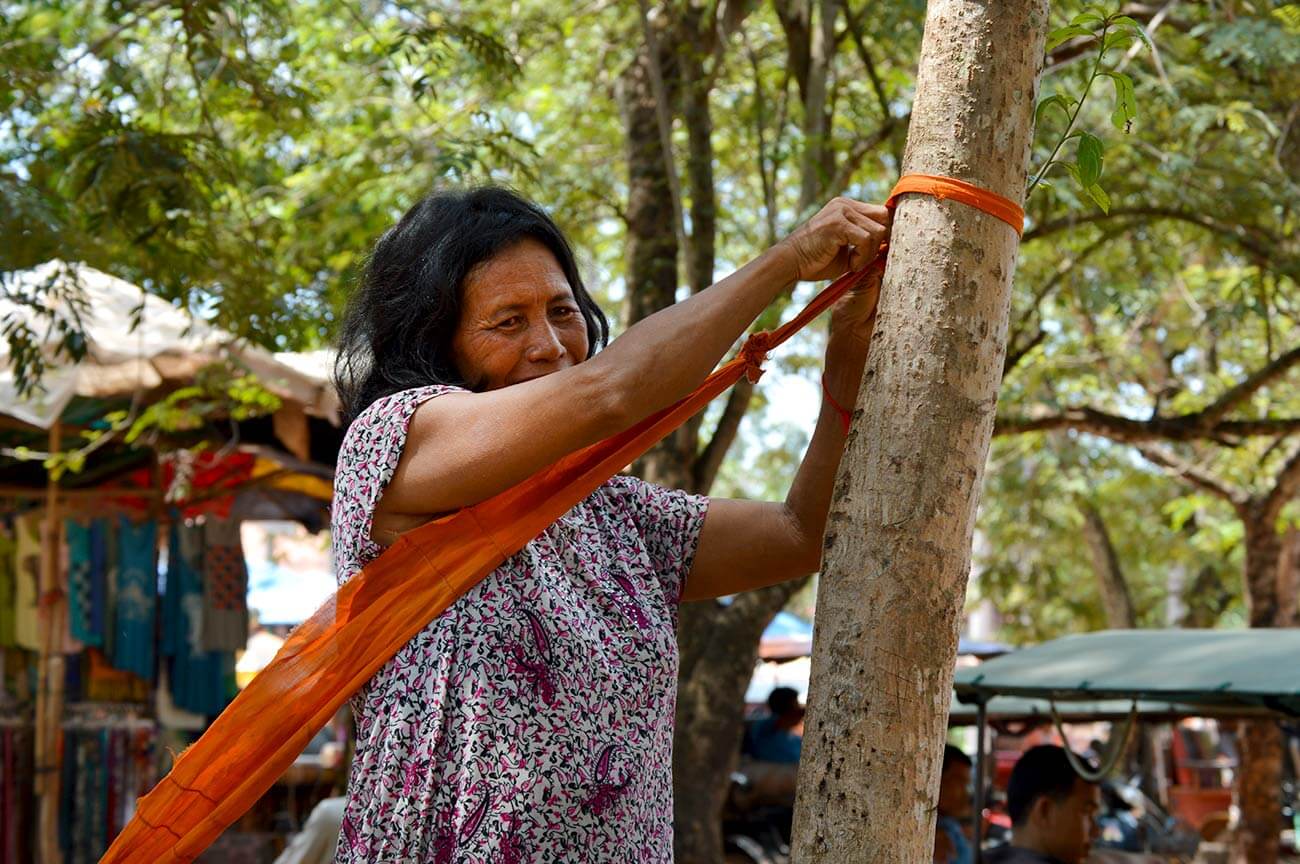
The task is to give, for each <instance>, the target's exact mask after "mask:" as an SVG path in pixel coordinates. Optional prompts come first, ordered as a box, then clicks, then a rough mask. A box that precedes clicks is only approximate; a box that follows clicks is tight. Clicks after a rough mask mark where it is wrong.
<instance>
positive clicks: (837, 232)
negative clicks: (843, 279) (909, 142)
mask: <svg viewBox="0 0 1300 864" xmlns="http://www.w3.org/2000/svg"><path fill="white" fill-rule="evenodd" d="M890 216H891V214H890V212H889V210H888V209H887V208H885V207H884V206H882V205H880V204H867V203H864V202H862V201H855V200H853V199H852V198H836V199H834V200H832V201H831V202H830V203H829V204H827V205H826V206H825V207H823V208H822V209H821V210H819V211H818V212H817V215H815V216H813V217H812V218H811V219H809V220H808V221H807V222H805V223H804V224H803V225H801V226H799V228H797V229H796V230H795V232H794V233H793V234H791V235H790V236H789V237H787V238H785V239H784V240H782V241H781V242H780V243H779V244H777V245H778V246H783V247H785V248H786V249H787V250H788V252H789V254H790V255H791V257H792V258H793V260H794V262H795V266H796V267H797V272H798V278H799V279H806V280H813V281H816V280H821V279H834V278H836V277H838V276H841V275H843V274H844V273H847V272H849V271H851V270H860V269H862V268H863V267H865V266H867V265H868V264H870V263H871V262H872V260H874V259H875V257H876V255H877V254H879V252H880V247H881V245H882V244H883V243H884V242H885V241H886V240H888V239H889V225H890Z"/></svg>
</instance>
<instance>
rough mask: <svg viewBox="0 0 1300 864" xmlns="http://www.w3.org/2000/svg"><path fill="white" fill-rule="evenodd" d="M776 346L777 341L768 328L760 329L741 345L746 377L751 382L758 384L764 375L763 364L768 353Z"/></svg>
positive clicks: (741, 357)
mask: <svg viewBox="0 0 1300 864" xmlns="http://www.w3.org/2000/svg"><path fill="white" fill-rule="evenodd" d="M775 347H776V341H775V340H774V339H773V337H772V334H771V333H770V332H769V331H767V330H760V331H759V332H757V333H754V334H752V335H751V336H750V337H749V338H748V339H746V340H745V344H744V345H741V346H740V359H741V360H743V361H744V362H745V377H746V378H747V379H749V383H750V384H757V383H758V379H759V378H761V377H762V376H763V364H764V363H765V362H766V361H767V354H768V352H769V351H771V350H772V349H773V348H775Z"/></svg>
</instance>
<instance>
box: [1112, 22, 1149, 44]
mask: <svg viewBox="0 0 1300 864" xmlns="http://www.w3.org/2000/svg"><path fill="white" fill-rule="evenodd" d="M1110 20H1111V25H1112V26H1116V27H1122V28H1124V30H1125V31H1126V32H1129V33H1132V34H1133V35H1134V36H1136V37H1137V38H1139V39H1141V40H1142V41H1143V42H1144V43H1145V44H1146V46H1147V47H1148V48H1150V49H1151V50H1153V51H1154V50H1155V46H1154V45H1152V44H1151V37H1150V36H1148V35H1147V28H1145V27H1143V26H1142V25H1141V24H1140V23H1138V22H1137V21H1134V20H1133V19H1132V18H1130V17H1128V16H1127V15H1120V16H1118V17H1116V18H1112V19H1110Z"/></svg>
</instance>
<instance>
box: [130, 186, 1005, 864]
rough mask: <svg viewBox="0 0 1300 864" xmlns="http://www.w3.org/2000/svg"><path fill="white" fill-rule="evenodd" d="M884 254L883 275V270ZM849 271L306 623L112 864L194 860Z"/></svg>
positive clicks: (752, 364) (972, 198) (221, 720)
mask: <svg viewBox="0 0 1300 864" xmlns="http://www.w3.org/2000/svg"><path fill="white" fill-rule="evenodd" d="M905 192H920V193H923V194H927V195H934V196H936V197H941V198H952V199H955V200H958V201H961V202H963V203H966V204H969V205H971V206H974V207H977V208H979V209H981V210H984V211H985V212H987V213H989V214H990V215H992V216H995V217H996V218H999V219H1002V220H1003V221H1005V222H1008V223H1009V224H1011V225H1012V227H1014V228H1015V229H1016V230H1017V231H1019V230H1021V227H1022V223H1023V213H1022V212H1021V210H1020V208H1019V206H1018V205H1016V204H1015V203H1014V202H1012V201H1009V200H1007V199H1005V198H1002V197H1001V196H998V195H994V194H992V193H990V192H986V191H984V190H981V189H979V188H978V187H975V186H972V185H971V184H969V183H963V182H961V181H956V180H951V179H948V178H942V177H930V176H926V175H908V176H906V177H904V178H903V179H902V180H900V181H899V184H898V185H897V186H895V188H894V193H893V194H892V195H891V196H890V199H889V206H891V207H892V206H893V205H894V204H895V203H896V200H897V198H898V196H899V195H901V194H903V193H905ZM883 266H884V265H883V256H881V257H880V258H878V259H877V262H876V263H874V264H873V265H871V268H872V269H874V268H879V267H883ZM868 272H869V270H864V271H859V272H856V273H849V274H846V275H844V276H842V277H840V278H839V279H837V280H836V281H835V282H834V283H832V284H831V286H830V287H829V288H827V289H826V290H825V291H823V292H822V293H821V294H819V295H818V296H817V297H815V298H814V299H813V301H812V302H811V303H809V304H808V306H807V307H806V308H805V309H804V310H803V311H801V312H800V313H799V314H798V315H796V316H795V317H794V318H793V319H792V320H791V321H789V322H787V323H786V324H784V325H782V326H781V327H779V328H777V329H776V330H775V331H773V332H770V333H756V334H754V335H753V336H751V337H750V338H749V339H747V340H746V341H745V343H744V345H743V346H742V348H741V351H740V355H739V356H738V357H737V358H736V359H734V360H732V361H730V362H729V363H726V364H725V365H723V366H721V367H720V368H719V369H717V370H716V371H715V372H714V373H713V374H711V375H710V376H709V377H708V378H707V379H705V381H704V383H703V384H701V385H700V386H699V387H698V388H696V390H695V391H694V392H692V393H691V394H689V395H688V396H687V397H685V398H684V399H682V400H681V401H679V402H677V403H676V404H674V405H671V406H669V407H667V408H665V409H663V410H661V411H658V412H656V413H655V414H652V415H651V416H649V417H647V418H646V419H645V420H642V421H641V422H640V423H638V424H636V425H635V426H633V427H632V428H630V429H628V430H626V431H624V432H621V433H619V434H617V435H614V436H611V437H610V438H607V439H605V440H604V441H600V442H598V443H596V444H593V445H591V446H590V447H587V448H585V449H583V450H580V451H578V452H576V453H572V454H570V455H568V456H566V457H564V458H563V459H561V460H559V461H558V462H556V463H555V464H554V465H551V466H549V467H547V468H544V469H542V470H541V471H539V472H537V473H536V474H534V475H533V476H532V477H530V478H529V479H527V480H525V481H524V482H522V483H520V484H519V485H517V486H514V487H512V488H510V489H507V490H506V491H504V492H501V493H500V494H498V495H496V496H494V497H492V498H489V499H488V500H486V501H483V502H482V503H479V504H476V505H474V506H472V507H466V508H464V509H462V510H459V511H457V512H456V513H453V514H450V515H448V516H445V517H442V518H440V519H437V520H435V521H433V522H430V523H428V524H426V525H423V526H421V527H419V528H417V529H415V530H413V531H411V532H408V533H407V534H404V535H403V536H402V537H400V538H399V539H398V540H397V542H396V543H394V544H393V545H392V546H390V547H389V548H388V549H387V550H385V552H384V553H383V554H382V555H380V556H379V558H377V559H376V560H374V561H372V562H371V563H370V564H368V565H367V566H366V567H365V568H364V569H363V570H362V572H361V573H360V574H358V575H357V576H355V577H354V578H352V579H350V580H349V581H348V582H347V583H346V584H344V585H343V586H342V587H341V588H340V589H339V591H338V593H337V594H336V595H335V596H334V597H332V598H331V599H330V600H328V601H327V602H326V603H325V605H323V606H322V607H321V608H320V609H318V610H317V611H316V613H315V614H314V615H312V617H311V618H309V619H308V620H307V621H305V622H303V623H302V624H301V625H300V626H299V627H298V628H297V629H296V630H295V631H294V632H293V633H292V634H290V636H289V639H288V640H287V641H286V642H285V643H284V646H283V647H282V648H281V649H280V651H279V653H278V654H276V657H275V660H274V661H272V663H271V665H270V666H268V667H267V668H266V669H264V670H263V671H262V672H261V674H259V675H258V676H257V677H256V678H254V679H253V680H252V682H251V683H250V684H249V685H248V687H247V688H245V690H244V691H243V692H242V693H241V694H240V695H239V698H237V699H236V700H235V701H234V702H233V703H231V705H230V707H229V708H227V709H226V710H225V711H224V712H223V713H222V714H221V716H220V717H218V718H217V719H216V720H215V721H214V722H213V724H212V725H211V726H210V727H209V728H208V731H207V732H206V733H204V735H203V736H202V737H201V738H200V739H199V740H198V741H197V742H195V744H194V745H193V746H191V747H190V748H189V749H188V750H186V751H185V752H184V753H182V754H181V755H180V757H179V758H177V760H176V763H175V765H173V766H172V770H171V771H170V772H169V773H168V774H167V776H166V777H164V778H163V780H162V782H161V783H159V784H158V786H156V787H155V788H154V789H153V791H151V792H150V793H149V794H148V795H147V796H146V797H145V798H143V799H142V800H141V801H140V808H139V811H138V812H137V814H136V818H135V819H134V820H133V821H132V822H131V824H130V825H128V826H127V828H126V830H125V831H123V832H122V834H121V835H120V836H119V837H118V840H117V841H116V842H115V843H114V844H113V846H112V848H111V849H110V850H109V853H108V854H107V855H106V856H105V858H104V864H116V862H123V861H132V862H141V864H143V862H151V864H152V862H180V861H192V860H193V859H194V858H195V857H196V856H197V855H198V854H199V853H200V852H202V851H203V849H204V848H206V847H207V845H208V844H209V843H211V842H212V840H213V839H214V838H215V837H217V836H218V835H219V834H220V833H221V832H222V830H223V829H224V828H225V827H226V826H228V825H230V824H231V823H232V822H233V821H234V820H235V819H237V818H238V817H239V816H240V815H241V814H242V813H243V812H244V811H246V810H247V809H248V808H249V807H250V806H252V805H253V804H254V803H255V802H256V801H257V799H258V798H259V797H260V796H261V795H262V793H263V792H264V791H265V790H266V789H268V788H270V786H271V785H272V784H273V783H274V782H275V780H276V778H277V777H279V776H280V774H281V773H283V771H284V770H285V768H287V767H288V766H289V765H290V764H291V763H292V762H293V760H294V758H295V757H296V756H297V755H298V754H299V753H301V752H302V750H303V748H304V747H305V746H306V744H307V743H308V741H310V740H311V738H312V736H313V735H314V734H315V733H316V731H317V730H318V729H320V728H321V727H322V726H324V725H325V723H327V722H328V721H329V719H330V717H331V716H333V714H334V711H335V710H337V708H338V707H339V706H340V705H341V704H342V703H343V702H344V701H345V700H346V699H347V698H348V697H349V696H350V695H351V694H352V693H353V692H355V691H356V690H357V689H358V688H359V687H361V686H362V685H363V684H365V682H366V681H368V680H369V679H370V678H371V676H373V675H374V673H375V672H376V671H377V670H378V669H379V668H380V667H381V666H383V664H384V663H386V662H387V661H388V659H389V658H390V657H392V656H393V655H394V654H395V653H396V652H397V651H398V650H399V649H400V648H401V647H402V646H403V645H404V644H406V642H407V641H408V640H410V639H411V637H413V636H414V635H415V634H416V633H418V632H419V631H420V630H421V629H422V628H423V627H424V626H425V625H426V624H428V622H430V621H432V620H433V619H434V618H435V617H436V616H438V615H439V614H441V613H442V612H443V611H444V610H446V609H447V607H448V606H450V605H451V604H452V603H453V602H454V601H455V600H456V599H457V598H459V597H460V596H461V595H462V594H464V593H465V591H467V590H469V588H470V587H472V586H473V585H475V584H477V583H478V582H479V580H481V579H482V578H483V577H484V576H486V575H487V574H488V573H490V572H492V571H493V570H494V569H496V568H497V567H498V566H499V565H500V564H501V562H503V561H504V560H505V559H506V558H508V557H509V556H510V555H511V554H513V553H514V552H515V551H517V550H519V549H521V548H523V547H524V546H525V545H526V544H527V543H528V542H529V541H530V540H532V539H533V538H534V537H536V536H537V534H539V533H540V532H542V531H543V530H545V529H546V527H547V526H549V525H550V524H551V523H553V522H555V521H556V520H557V519H559V518H560V517H561V516H562V515H564V513H566V512H567V511H568V510H569V509H570V508H572V507H573V506H574V505H575V504H577V503H578V502H580V501H582V500H583V499H584V498H586V497H587V496H588V495H590V494H591V493H592V492H593V491H594V490H595V489H597V488H598V487H599V486H600V485H601V484H603V483H604V482H605V481H606V480H608V479H609V478H610V477H612V476H613V475H614V474H615V473H617V472H618V471H619V470H621V469H622V468H623V467H624V466H626V465H628V464H630V463H631V462H632V461H633V460H634V459H635V458H637V457H638V456H640V455H641V454H642V453H644V452H645V451H646V450H648V449H650V447H652V446H653V445H654V444H655V443H656V442H658V441H660V440H661V439H662V438H663V437H664V436H665V435H667V434H668V433H669V432H671V431H672V430H674V429H676V428H677V427H679V426H680V425H681V424H682V423H684V422H685V421H686V419H687V418H689V417H691V416H692V415H694V414H695V413H696V412H698V411H700V410H702V409H703V408H704V407H705V406H706V405H708V404H709V402H711V401H712V400H713V399H714V398H715V397H717V396H718V395H719V394H721V393H722V392H724V391H725V390H726V389H727V388H728V387H730V386H731V385H732V384H734V383H735V382H736V381H738V380H739V379H740V376H741V375H745V376H747V377H748V378H749V379H750V380H757V378H758V376H759V375H760V374H761V373H762V368H761V367H762V363H763V361H764V359H765V358H766V356H767V353H768V352H769V351H770V350H772V349H773V348H775V347H776V346H777V345H780V344H781V343H782V342H784V341H786V340H787V339H789V338H790V337H791V336H792V335H794V333H795V332H797V331H798V330H800V329H801V328H803V327H804V326H806V325H807V324H808V323H809V322H810V321H812V320H813V319H814V318H815V317H817V316H818V315H820V314H821V313H822V312H824V311H826V310H827V309H829V308H830V307H831V306H832V305H833V304H834V303H835V301H836V300H838V299H839V298H840V297H841V296H843V294H844V293H845V292H847V291H848V290H849V289H850V288H852V287H853V286H854V285H857V284H858V283H859V282H861V281H862V280H863V279H864V278H866V276H867V273H868Z"/></svg>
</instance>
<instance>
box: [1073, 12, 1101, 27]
mask: <svg viewBox="0 0 1300 864" xmlns="http://www.w3.org/2000/svg"><path fill="white" fill-rule="evenodd" d="M1105 20H1106V19H1105V17H1103V16H1101V15H1098V14H1097V13H1096V12H1080V13H1079V14H1078V15H1075V16H1074V17H1073V18H1071V19H1070V23H1071V24H1079V25H1087V24H1101V23H1103V22H1104V21H1105Z"/></svg>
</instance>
